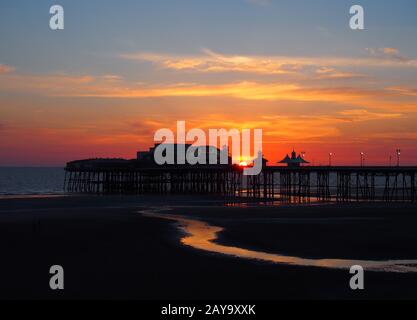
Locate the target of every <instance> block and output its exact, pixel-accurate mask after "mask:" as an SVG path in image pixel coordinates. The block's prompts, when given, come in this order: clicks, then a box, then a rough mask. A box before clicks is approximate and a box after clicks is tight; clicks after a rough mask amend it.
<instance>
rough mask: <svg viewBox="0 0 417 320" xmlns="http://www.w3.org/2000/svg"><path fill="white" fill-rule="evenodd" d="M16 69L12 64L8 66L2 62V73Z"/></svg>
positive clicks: (0, 72) (0, 67)
mask: <svg viewBox="0 0 417 320" xmlns="http://www.w3.org/2000/svg"><path fill="white" fill-rule="evenodd" d="M14 70H15V69H14V68H13V67H11V66H7V65H5V64H0V74H2V73H9V72H13V71H14Z"/></svg>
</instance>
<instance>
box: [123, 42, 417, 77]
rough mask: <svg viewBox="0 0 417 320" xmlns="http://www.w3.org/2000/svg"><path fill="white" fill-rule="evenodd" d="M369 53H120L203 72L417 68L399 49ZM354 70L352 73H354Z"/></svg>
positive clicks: (272, 72) (169, 67) (414, 61)
mask: <svg viewBox="0 0 417 320" xmlns="http://www.w3.org/2000/svg"><path fill="white" fill-rule="evenodd" d="M367 52H368V53H369V54H368V56H364V57H358V58H349V57H286V56H247V55H224V54H220V53H216V52H214V51H211V50H209V49H204V50H203V52H202V54H201V55H194V56H179V55H167V54H157V53H146V52H138V53H125V54H121V55H120V57H122V58H124V59H129V60H137V61H145V62H150V63H153V64H154V65H156V66H158V67H160V68H163V69H172V70H177V71H191V72H201V73H225V72H240V73H254V74H269V75H273V74H295V73H305V72H307V73H308V72H311V71H315V70H318V71H320V70H323V69H327V70H331V71H333V72H334V73H335V74H343V71H341V70H337V68H348V67H374V68H384V67H385V68H388V67H397V68H405V67H410V68H417V59H410V58H406V57H405V56H402V55H400V53H399V51H398V49H394V48H384V49H367ZM352 75H353V74H351V75H350V76H352Z"/></svg>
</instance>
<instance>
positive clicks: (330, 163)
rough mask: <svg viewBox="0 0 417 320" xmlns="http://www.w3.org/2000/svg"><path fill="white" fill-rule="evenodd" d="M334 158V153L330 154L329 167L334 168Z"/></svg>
mask: <svg viewBox="0 0 417 320" xmlns="http://www.w3.org/2000/svg"><path fill="white" fill-rule="evenodd" d="M333 156H334V153H333V152H330V153H329V167H331V166H332V157H333Z"/></svg>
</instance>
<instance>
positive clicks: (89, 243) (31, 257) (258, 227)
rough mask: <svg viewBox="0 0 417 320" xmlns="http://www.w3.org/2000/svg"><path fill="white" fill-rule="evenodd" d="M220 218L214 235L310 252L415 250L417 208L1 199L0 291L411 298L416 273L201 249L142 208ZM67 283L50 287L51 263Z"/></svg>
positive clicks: (364, 254) (373, 255)
mask: <svg viewBox="0 0 417 320" xmlns="http://www.w3.org/2000/svg"><path fill="white" fill-rule="evenodd" d="M159 206H170V207H172V210H171V211H170V213H171V214H179V215H185V216H190V217H193V218H199V219H202V220H204V221H207V222H209V223H210V224H213V225H216V226H221V227H225V228H226V229H225V231H224V232H222V233H221V234H220V237H219V239H218V242H219V243H222V244H225V245H235V246H239V247H244V248H250V249H254V250H261V251H265V252H271V253H281V254H287V255H292V256H300V257H311V258H343V259H376V260H378V259H382V260H386V259H417V232H416V231H417V210H416V209H417V207H416V206H413V205H401V204H393V205H389V206H388V205H385V204H360V205H358V204H356V205H353V204H352V205H322V206H285V207H277V206H275V207H270V206H262V205H256V204H251V205H249V206H247V207H240V206H236V207H225V206H224V203H223V202H222V201H221V200H216V199H213V198H210V199H205V198H193V200H192V201H191V200H190V199H187V198H186V197H63V198H50V199H48V198H39V199H1V200H0V250H1V251H0V252H1V264H0V298H3V299H5V298H6V299H10V298H26V299H33V298H35V299H43V298H57V299H60V298H80V299H84V298H87V299H96V298H108V299H176V300H177V299H267V300H277V299H302V298H307V299H336V298H343V299H345V298H346V299H369V298H371V299H380V298H382V299H402V298H413V299H415V298H417V273H409V274H402V273H384V272H367V273H366V275H365V287H366V290H364V291H361V292H358V291H352V290H350V288H349V279H350V275H349V272H348V271H346V270H333V269H323V268H314V267H297V266H289V265H277V264H271V263H265V262H259V261H252V260H245V259H240V258H235V257H229V256H224V255H219V254H213V253H208V252H203V251H198V250H195V249H193V248H189V247H184V246H182V245H181V244H180V243H179V239H180V236H181V235H180V233H179V232H178V229H177V228H176V226H175V224H174V223H173V222H170V221H167V220H163V219H156V218H147V217H143V216H142V215H141V214H139V213H138V211H139V210H143V209H146V208H150V207H159ZM54 264H60V265H62V266H63V267H64V269H65V290H64V291H61V292H55V291H51V290H50V289H49V277H50V275H49V267H50V266H51V265H54Z"/></svg>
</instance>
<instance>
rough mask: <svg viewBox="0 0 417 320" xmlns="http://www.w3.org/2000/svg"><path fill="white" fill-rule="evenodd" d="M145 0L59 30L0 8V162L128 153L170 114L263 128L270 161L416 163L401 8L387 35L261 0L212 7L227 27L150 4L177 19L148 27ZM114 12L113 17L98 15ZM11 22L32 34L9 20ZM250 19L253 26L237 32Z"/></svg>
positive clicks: (415, 111)
mask: <svg viewBox="0 0 417 320" xmlns="http://www.w3.org/2000/svg"><path fill="white" fill-rule="evenodd" d="M80 3H81V2H78V4H77V5H78V6H80V5H81V4H80ZM155 3H156V2H155ZM155 3H154V2H152V3H149V4H146V6H148V7H149V8H148V11H147V12H146V14H145V13H144V12H143V11H140V10H137V11H135V12H136V13H135V14H136V15H135V19H132V20H126V19H124V17H125V15H126V14H127V12H126V10H128V9H129V8H130V7H129V6H134V7H135V8H136V6H138V4H137V3H136V2H131V3H130V4H129V6H127V7H126V8H119V9H120V11H117V10H116V9H115V10H110V7H111V6H110V5H109V6H110V7H106V8H107V9H106V10H107V11H106V12H104V11H103V17H101V16H98V17H95V19H96V20H95V19H85V20H83V18H82V17H83V16H82V15H81V13H80V12H79V9H77V10H78V11H77V10H75V7H74V8H73V10H74V12H77V17H78V15H80V16H79V17H78V18H77V19H78V20H74V21H72V20H71V19H70V20H69V22H68V24H66V26H67V28H66V29H65V31H62V32H61V33H53V32H52V33H51V32H50V30H48V29H47V28H46V27H45V25H44V24H43V23H42V22H41V21H38V20H37V19H38V18H37V16H36V17H35V16H32V15H33V14H34V12H38V13H39V12H40V10H41V8H38V7H35V6H34V8H33V11H30V12H29V11H27V12H26V11H24V12H23V13H22V12H21V11H20V10H18V8H14V7H13V6H7V7H6V6H5V7H4V8H3V9H4V10H1V12H0V15H1V17H2V19H0V24H1V23H3V22H1V21H6V20H7V23H8V24H7V25H6V24H5V25H4V26H3V25H1V26H2V27H7V28H10V30H13V32H11V33H10V34H7V36H4V37H3V43H2V52H1V55H0V166H29V165H35V166H51V165H53V166H62V165H64V164H65V163H66V162H67V161H70V160H74V159H80V158H91V157H124V158H134V157H135V155H136V151H138V150H146V149H147V148H149V147H150V146H151V145H152V144H153V135H154V133H155V131H156V130H158V129H161V128H172V129H173V128H175V126H176V122H177V121H181V120H184V121H186V123H187V128H188V129H192V128H202V129H204V130H208V129H210V128H212V129H221V128H224V129H227V130H229V129H232V128H237V129H244V128H251V129H254V128H259V129H263V132H264V138H263V140H264V146H263V149H264V154H265V157H266V158H267V159H269V160H270V164H275V163H276V162H277V161H279V160H281V159H282V158H283V157H284V156H285V154H286V153H289V152H291V151H292V149H293V148H295V149H296V150H297V151H299V152H301V151H304V152H306V158H307V159H308V160H310V161H311V162H312V163H314V164H317V165H318V164H323V165H324V164H327V163H328V155H329V153H330V152H332V153H334V157H333V163H334V164H358V163H359V161H360V156H359V154H360V152H365V154H366V162H367V163H368V164H380V165H388V164H389V161H390V156H391V157H392V158H393V159H394V160H393V162H394V161H395V150H396V149H397V148H401V149H402V163H404V164H413V165H417V126H416V124H417V72H416V71H417V49H416V48H415V43H414V44H413V43H410V41H409V38H408V37H407V35H410V34H411V35H414V36H415V32H414V30H415V29H414V26H413V25H410V23H411V22H410V21H415V19H414V20H412V19H411V18H412V17H411V16H410V17H409V16H408V15H407V13H408V12H411V11H410V10H408V9H407V8H406V7H404V8H402V7H401V8H402V9H401V10H403V11H404V12H403V13H404V16H405V17H406V18H407V17H408V18H407V19H410V20H407V19H406V18H403V19H402V20H401V21H398V27H397V29H395V28H391V29H390V28H388V27H386V28H385V29H383V28H382V27H381V26H379V27H378V28H376V27H374V28H369V30H366V31H364V32H363V33H354V32H352V31H351V30H349V28H348V24H347V22H346V21H345V23H344V24H343V25H339V24H338V23H339V20H337V21H335V20H332V21H331V22H329V24H330V23H331V25H327V26H323V25H321V24H319V22H320V23H324V22H325V21H326V20H325V19H327V18H328V14H327V13H326V12H327V11H325V12H321V11H320V10H319V9H320V8H316V7H315V6H313V7H312V8H310V9H311V10H313V11H314V12H315V14H314V15H312V16H314V17H321V18H320V19H319V20H318V21H316V20H314V19H313V20H311V19H310V18H311V17H310V15H307V13H308V12H309V11H308V10H307V11H306V12H304V11H303V12H298V11H297V12H298V13H297V14H298V15H301V16H304V18H305V19H304V20H303V19H300V20H297V19H294V18H292V16H291V15H285V16H281V20H279V19H277V18H276V16H277V15H278V14H280V13H281V11H282V10H283V6H276V5H274V2H269V1H268V2H267V3H265V5H261V6H259V5H257V4H256V3H255V2H248V1H239V0H236V1H234V2H227V4H225V3H224V2H217V3H221V4H222V5H223V6H225V8H224V9H225V11H221V12H222V14H226V13H227V12H233V14H234V16H233V19H230V16H228V15H225V16H222V15H220V14H219V10H218V8H217V7H216V6H215V5H214V2H207V3H205V2H204V3H203V2H201V3H200V4H199V5H197V4H195V6H189V7H187V8H183V9H184V10H185V11H184V10H179V9H178V11H175V10H176V8H177V7H178V8H182V6H183V5H184V4H183V3H179V2H178V3H175V4H174V2H169V3H168V2H164V3H163V4H162V2H161V3H159V5H160V6H162V5H163V6H172V8H171V9H172V10H171V12H172V11H173V10H174V11H175V12H176V13H175V14H176V15H177V18H176V19H175V20H172V21H171V20H169V19H171V16H167V17H165V18H166V19H165V20H163V19H159V20H158V19H150V18H149V19H147V15H151V16H153V15H155V16H159V15H165V14H164V12H168V11H161V10H159V9H160V8H159V7H158V6H157V5H156V4H155ZM309 3H310V2H309ZM83 5H84V4H83ZM89 5H90V4H85V6H89ZM154 5H155V6H157V9H158V10H156V9H155V8H153V6H154ZM329 5H330V6H334V7H335V8H334V10H335V12H338V10H341V8H342V7H340V6H341V5H340V3H338V4H336V2H332V4H329ZM71 6H75V4H74V2H73V1H71V2H70V1H68V2H67V1H65V7H67V8H69V9H71ZM292 6H293V4H292V2H288V3H286V4H285V7H288V8H287V9H288V10H290V9H291V10H292V9H293V8H292ZM308 6H310V4H306V8H307V7H308ZM374 6H377V4H372V5H371V4H370V5H369V8H374ZM385 6H388V5H387V4H385ZM202 7H207V8H206V9H205V10H202V9H201V8H202ZM77 8H78V7H77ZM343 8H344V7H343ZM119 9H118V10H119ZM136 9H138V8H136ZM142 9H143V8H142ZM382 9H384V10H385V9H386V10H387V11H390V9H389V6H388V7H383V8H382ZM382 9H381V10H382ZM187 10H188V11H187ZM227 10H229V11H227ZM317 10H318V12H316V11H317ZM87 11H88V10H87ZM87 11H86V12H87ZM6 12H7V15H6ZM113 12H114V14H116V13H120V14H122V16H123V19H121V18H120V16H118V17H119V18H117V19H118V20H117V19H116V17H115V18H114V19H116V20H114V19H113V18H112V19H113V20H112V19H110V18H109V17H107V14H108V13H113ZM129 12H130V11H129ZM132 12H133V11H132ZM190 12H193V14H194V15H190V14H189V13H190ZM289 12H293V11H289ZM413 12H415V11H413ZM214 13H216V14H218V16H216V17H217V20H216V21H217V22H216V24H215V25H213V19H212V15H210V14H214ZM272 13H274V14H272ZM21 14H22V15H23V16H24V17H25V19H28V20H29V21H31V26H32V27H31V30H27V28H26V29H24V28H23V29H22V27H21V26H20V25H19V24H18V23H17V22H16V21H20V20H21V19H20V18H19V19H17V20H16V21H14V20H13V19H12V18H11V17H13V16H18V17H20V15H21ZM199 14H201V15H202V16H201V19H200V20H198V21H196V20H195V19H196V18H195V17H197V16H198V15H199ZM183 15H184V17H183V19H180V18H179V17H182V16H183ZM174 16H175V15H174ZM252 16H253V18H254V19H255V18H256V21H257V24H255V23H252V24H251V25H250V27H249V26H248V27H246V25H247V21H249V20H248V17H252ZM139 17H140V18H139ZM22 18H23V17H22ZM205 18H207V20H205ZM74 19H75V18H74ZM167 19H168V20H169V21H171V23H170V24H169V25H168V26H167V25H165V24H164V21H168V20H167ZM295 20H297V21H298V22H297V23H301V24H302V26H298V25H297V24H295ZM25 21H26V20H25ZM76 21H77V24H75V22H76ZM114 21H117V22H118V23H115V22H114ZM156 21H159V22H158V24H157V23H156ZM250 21H252V20H250ZM253 21H255V20H253ZM282 21H285V22H286V25H285V28H283V26H282V25H279V23H280V22H282ZM113 22H114V25H113V24H112V25H111V27H110V24H111V23H113ZM197 22H198V23H197ZM4 23H5V22H4ZM141 23H143V24H146V28H145V27H144V26H143V25H141ZM291 23H294V25H291ZM219 24H221V26H222V28H220V27H219ZM197 25H198V26H199V27H198V28H197V27H196V26H197ZM216 26H217V27H218V29H216V28H215V27H216ZM290 26H292V27H291V28H290ZM2 30H5V29H4V28H2ZM182 35H184V36H182ZM268 39H269V40H268ZM271 39H272V40H271ZM274 39H276V42H275V40H274ZM174 40H175V41H174ZM267 40H268V41H267ZM278 40H279V41H278Z"/></svg>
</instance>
